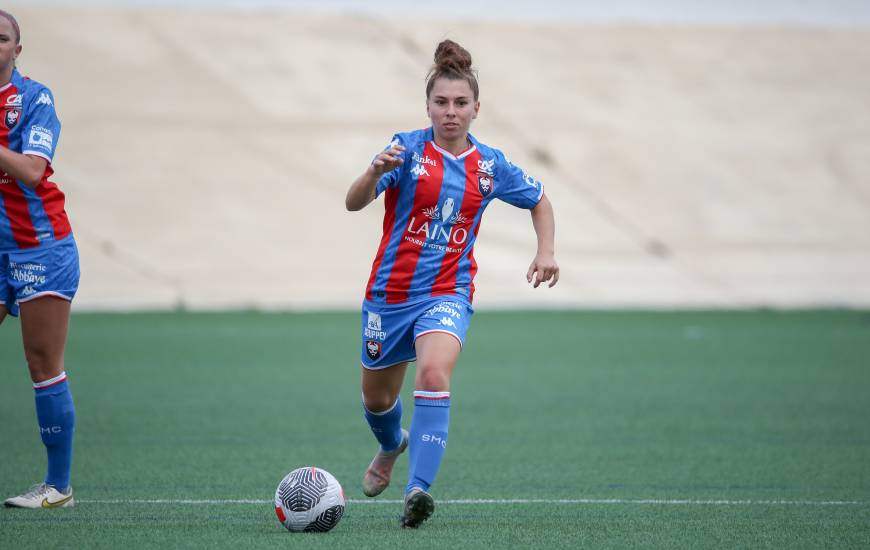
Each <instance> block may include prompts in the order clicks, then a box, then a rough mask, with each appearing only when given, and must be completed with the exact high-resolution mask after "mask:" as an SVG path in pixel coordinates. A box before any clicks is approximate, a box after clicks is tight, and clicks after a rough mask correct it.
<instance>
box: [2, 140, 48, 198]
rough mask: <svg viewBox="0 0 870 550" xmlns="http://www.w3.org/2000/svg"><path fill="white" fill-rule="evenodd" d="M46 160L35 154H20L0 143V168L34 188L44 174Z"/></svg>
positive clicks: (46, 164)
mask: <svg viewBox="0 0 870 550" xmlns="http://www.w3.org/2000/svg"><path fill="white" fill-rule="evenodd" d="M47 166H48V161H47V160H46V159H44V158H42V157H38V156H36V155H22V154H21V153H16V152H15V151H12V150H10V149H8V148H6V147H5V146H2V145H0V170H3V171H4V172H6V173H7V174H9V175H10V176H12V177H13V178H15V179H17V180H19V181H22V182H23V183H24V185H26V186H27V187H29V188H31V189H36V187H37V186H38V185H39V183H40V182H41V181H42V176H43V175H44V174H45V168H46V167H47Z"/></svg>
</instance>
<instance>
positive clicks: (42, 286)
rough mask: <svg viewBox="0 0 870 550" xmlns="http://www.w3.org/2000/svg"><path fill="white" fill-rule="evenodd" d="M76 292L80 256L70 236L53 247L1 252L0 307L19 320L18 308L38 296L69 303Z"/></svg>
mask: <svg viewBox="0 0 870 550" xmlns="http://www.w3.org/2000/svg"><path fill="white" fill-rule="evenodd" d="M78 288H79V252H78V248H76V242H75V239H73V236H72V235H70V236H69V237H66V238H65V239H63V240H62V241H60V242H58V243H57V244H55V245H54V246H50V247H48V248H35V249H31V250H17V251H14V252H0V304H3V305H5V306H6V310H7V311H9V314H10V315H13V316H15V317H17V316H18V304H20V303H22V302H27V301H29V300H33V299H35V298H39V297H41V296H57V297H58V298H63V299H64V300H69V301H72V299H73V297H75V295H76V291H77V290H78Z"/></svg>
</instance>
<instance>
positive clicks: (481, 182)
mask: <svg viewBox="0 0 870 550" xmlns="http://www.w3.org/2000/svg"><path fill="white" fill-rule="evenodd" d="M477 189H478V190H479V191H480V194H481V195H483V196H484V197H485V196H487V195H489V194H490V193H491V192H492V178H491V177H489V176H481V175H478V176H477Z"/></svg>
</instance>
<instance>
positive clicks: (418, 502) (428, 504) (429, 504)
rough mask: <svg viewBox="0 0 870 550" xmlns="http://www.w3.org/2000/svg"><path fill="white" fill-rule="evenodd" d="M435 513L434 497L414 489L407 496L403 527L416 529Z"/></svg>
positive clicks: (416, 488) (421, 490)
mask: <svg viewBox="0 0 870 550" xmlns="http://www.w3.org/2000/svg"><path fill="white" fill-rule="evenodd" d="M434 511H435V500H434V499H433V498H432V495H430V494H429V493H427V492H426V491H424V490H423V489H420V488H419V487H414V488H413V489H411V492H409V493H408V494H407V495H405V514H404V515H403V516H402V527H411V528H413V529H416V528H417V527H419V526H420V524H421V523H423V522H424V521H426V520H427V519H429V516H431V515H432V512H434Z"/></svg>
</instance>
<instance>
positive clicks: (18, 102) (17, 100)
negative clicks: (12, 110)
mask: <svg viewBox="0 0 870 550" xmlns="http://www.w3.org/2000/svg"><path fill="white" fill-rule="evenodd" d="M23 104H24V94H12V95H11V96H9V97H7V98H6V106H7V107H21V106H22V105H23Z"/></svg>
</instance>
